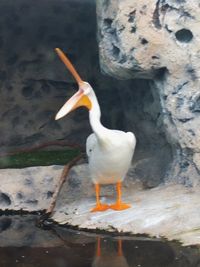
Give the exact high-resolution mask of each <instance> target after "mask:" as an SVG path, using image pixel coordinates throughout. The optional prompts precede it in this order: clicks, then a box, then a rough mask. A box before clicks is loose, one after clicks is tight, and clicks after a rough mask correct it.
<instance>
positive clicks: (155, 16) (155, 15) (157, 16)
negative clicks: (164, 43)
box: [152, 0, 162, 29]
mask: <svg viewBox="0 0 200 267" xmlns="http://www.w3.org/2000/svg"><path fill="white" fill-rule="evenodd" d="M159 5H160V0H158V1H157V2H156V8H155V10H154V12H153V18H152V22H153V24H154V26H155V27H156V28H157V29H161V27H162V26H161V23H160V14H159Z"/></svg>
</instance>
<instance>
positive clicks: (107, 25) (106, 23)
mask: <svg viewBox="0 0 200 267" xmlns="http://www.w3.org/2000/svg"><path fill="white" fill-rule="evenodd" d="M112 22H113V20H112V19H110V18H106V19H104V21H103V23H104V29H105V30H106V29H110V28H111V25H112Z"/></svg>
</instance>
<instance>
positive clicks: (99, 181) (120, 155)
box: [55, 48, 136, 212]
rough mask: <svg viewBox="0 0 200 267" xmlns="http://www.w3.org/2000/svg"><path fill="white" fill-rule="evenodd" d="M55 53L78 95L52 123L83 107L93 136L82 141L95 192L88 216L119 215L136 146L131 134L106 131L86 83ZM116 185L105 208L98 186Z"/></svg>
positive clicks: (122, 208) (127, 205) (60, 111)
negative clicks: (124, 185) (71, 78)
mask: <svg viewBox="0 0 200 267" xmlns="http://www.w3.org/2000/svg"><path fill="white" fill-rule="evenodd" d="M55 51H56V53H57V55H58V56H59V58H60V59H61V61H62V62H63V63H64V64H65V66H66V67H67V69H68V70H69V71H70V72H71V74H72V75H73V77H74V79H75V80H76V82H77V83H78V87H79V89H78V91H77V92H76V93H75V94H74V95H73V96H72V97H71V98H70V99H69V100H67V102H66V103H65V104H64V105H63V106H62V107H61V109H60V110H59V111H58V113H57V114H56V116H55V120H58V119H61V118H62V117H64V116H65V115H67V114H68V113H70V112H71V111H73V110H75V109H77V108H79V107H86V108H87V109H88V112H89V121H90V125H91V128H92V130H93V133H92V134H90V135H89V137H88V138H87V140H86V153H87V156H88V162H89V171H90V175H91V179H92V182H93V183H94V187H95V192H96V205H95V207H93V208H92V209H91V212H100V211H106V210H108V209H112V210H116V211H120V210H125V209H128V208H130V207H131V205H129V204H127V203H125V202H123V201H122V192H121V191H122V189H121V188H122V182H123V180H124V178H125V176H126V174H127V172H128V170H129V167H130V165H131V162H132V158H133V154H134V151H135V146H136V137H135V135H134V134H133V133H132V132H124V131H121V130H113V129H108V128H106V127H105V126H103V125H102V123H101V110H100V106H99V103H98V100H97V97H96V94H95V92H94V90H93V88H92V87H91V85H90V84H89V83H88V82H85V81H83V80H82V79H81V77H80V76H79V74H78V72H77V71H76V69H75V68H74V66H73V65H72V63H71V61H70V60H69V59H68V57H67V56H66V55H65V53H64V52H63V51H62V50H61V49H60V48H55ZM107 184H115V185H116V192H117V197H116V202H115V203H114V204H111V205H108V204H105V203H102V202H101V200H100V189H101V186H102V185H107Z"/></svg>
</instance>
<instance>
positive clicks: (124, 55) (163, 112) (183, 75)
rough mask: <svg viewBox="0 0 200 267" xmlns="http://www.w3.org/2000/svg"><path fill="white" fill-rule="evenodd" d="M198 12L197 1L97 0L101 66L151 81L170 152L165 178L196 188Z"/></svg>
mask: <svg viewBox="0 0 200 267" xmlns="http://www.w3.org/2000/svg"><path fill="white" fill-rule="evenodd" d="M199 12H200V4H199V1H197V0H194V1H189V0H188V1H187V0H183V1H178V0H177V1H170V0H157V1H156V0H151V1H145V0H141V1H136V0H131V1H130V0H124V1H115V0H104V1H101V0H97V14H98V29H99V30H98V39H99V50H100V62H101V67H102V69H103V70H104V71H105V72H106V73H108V74H109V75H111V76H114V77H116V78H118V79H132V78H145V79H150V80H152V82H151V86H152V90H153V91H154V93H155V94H158V95H159V99H160V105H161V108H160V114H159V117H160V121H161V123H162V124H163V125H164V132H165V135H166V137H167V140H168V142H169V144H170V145H171V147H172V151H173V163H172V165H171V168H170V169H169V171H168V172H167V173H166V180H176V181H178V182H181V183H184V184H186V185H189V186H195V185H198V184H200V129H199V123H200V117H199V114H200V113H199V112H200V108H199V103H200V101H199V99H200V94H199V85H200V84H199V75H200V60H199V58H200V31H199V28H200V15H199ZM146 89H147V90H148V88H146ZM132 90H134V88H132ZM153 97H154V96H153ZM154 115H155V113H154ZM138 127H139V125H138ZM164 160H165V158H164V157H163V161H164Z"/></svg>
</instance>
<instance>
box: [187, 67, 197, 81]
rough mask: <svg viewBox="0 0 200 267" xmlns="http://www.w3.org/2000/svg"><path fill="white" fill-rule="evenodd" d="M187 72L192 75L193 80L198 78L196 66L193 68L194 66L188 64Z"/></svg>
mask: <svg viewBox="0 0 200 267" xmlns="http://www.w3.org/2000/svg"><path fill="white" fill-rule="evenodd" d="M186 72H187V73H188V74H189V75H190V78H191V79H192V81H195V80H196V79H197V78H198V77H197V75H196V71H195V68H193V67H192V66H190V65H186Z"/></svg>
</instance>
